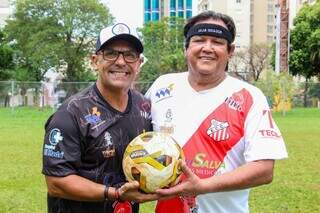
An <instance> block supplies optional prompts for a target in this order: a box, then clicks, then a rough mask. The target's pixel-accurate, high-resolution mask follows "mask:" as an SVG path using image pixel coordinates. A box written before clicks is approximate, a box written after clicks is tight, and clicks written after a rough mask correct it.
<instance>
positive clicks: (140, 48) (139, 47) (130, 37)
mask: <svg viewBox="0 0 320 213" xmlns="http://www.w3.org/2000/svg"><path fill="white" fill-rule="evenodd" d="M115 40H125V41H128V42H129V43H130V44H132V45H133V46H134V47H135V49H136V50H137V51H138V53H142V52H143V45H142V43H141V41H140V40H139V39H137V38H136V37H135V36H133V35H130V34H119V35H116V36H113V37H112V38H110V39H109V40H107V41H106V42H104V43H103V44H102V45H101V46H100V48H99V49H98V50H97V51H96V52H98V51H99V50H101V49H103V48H104V47H105V46H106V45H107V44H110V43H111V42H113V41H115Z"/></svg>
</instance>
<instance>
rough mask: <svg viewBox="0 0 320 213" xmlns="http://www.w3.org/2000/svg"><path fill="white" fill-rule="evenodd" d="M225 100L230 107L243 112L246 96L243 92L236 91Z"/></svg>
mask: <svg viewBox="0 0 320 213" xmlns="http://www.w3.org/2000/svg"><path fill="white" fill-rule="evenodd" d="M224 102H225V103H226V104H227V105H228V107H229V108H231V109H234V110H237V111H240V112H241V111H242V105H243V102H244V98H243V95H242V94H241V93H234V94H233V95H232V96H231V97H227V98H226V100H225V101H224Z"/></svg>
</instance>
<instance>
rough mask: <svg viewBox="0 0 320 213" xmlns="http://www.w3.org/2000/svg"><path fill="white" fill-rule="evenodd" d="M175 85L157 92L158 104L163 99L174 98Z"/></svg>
mask: <svg viewBox="0 0 320 213" xmlns="http://www.w3.org/2000/svg"><path fill="white" fill-rule="evenodd" d="M173 87H174V84H169V86H167V87H163V88H161V89H159V90H157V92H156V94H155V96H156V102H159V101H161V100H163V99H166V98H169V97H172V91H173Z"/></svg>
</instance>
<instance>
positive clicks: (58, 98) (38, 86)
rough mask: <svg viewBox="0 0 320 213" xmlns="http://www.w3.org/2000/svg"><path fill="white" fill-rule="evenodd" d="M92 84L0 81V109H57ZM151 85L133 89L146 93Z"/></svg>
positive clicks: (137, 85)
mask: <svg viewBox="0 0 320 213" xmlns="http://www.w3.org/2000/svg"><path fill="white" fill-rule="evenodd" d="M93 83H94V82H60V83H57V82H22V81H0V107H18V106H36V107H54V108H56V107H58V106H59V105H60V104H61V103H62V102H63V101H64V100H65V99H66V98H68V97H70V96H71V95H73V94H76V93H77V92H79V91H81V90H83V89H84V88H86V87H89V86H90V85H92V84H93ZM150 85H151V83H149V82H136V83H135V84H134V88H135V89H137V90H139V91H141V92H143V93H144V92H146V91H147V89H148V88H149V86H150Z"/></svg>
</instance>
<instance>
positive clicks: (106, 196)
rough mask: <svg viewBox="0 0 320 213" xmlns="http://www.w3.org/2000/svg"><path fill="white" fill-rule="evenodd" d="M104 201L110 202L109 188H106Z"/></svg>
mask: <svg viewBox="0 0 320 213" xmlns="http://www.w3.org/2000/svg"><path fill="white" fill-rule="evenodd" d="M103 195H104V200H109V186H105V187H104V193H103Z"/></svg>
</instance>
